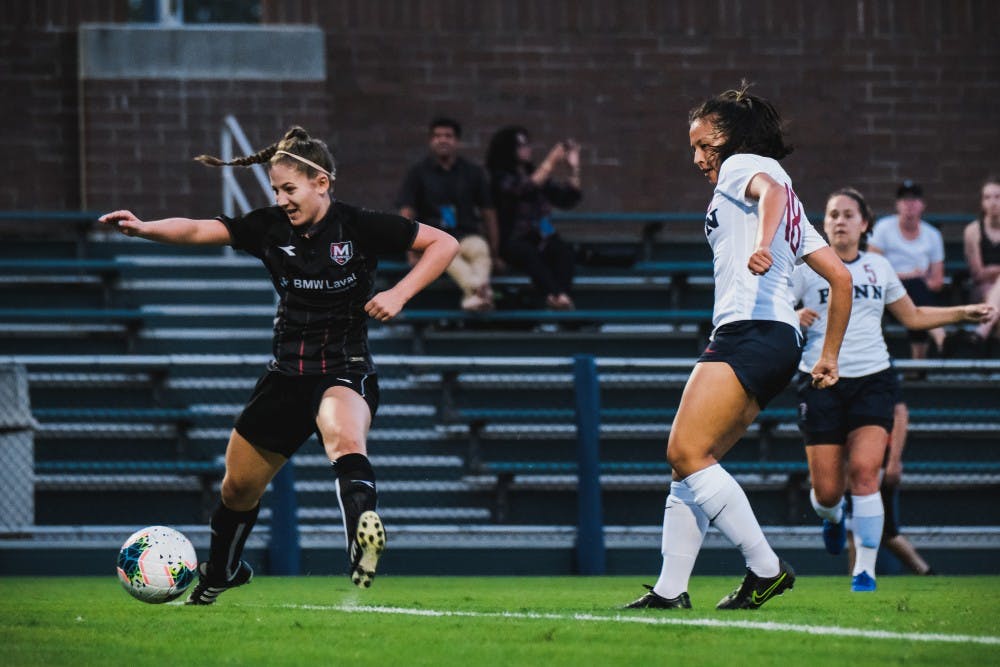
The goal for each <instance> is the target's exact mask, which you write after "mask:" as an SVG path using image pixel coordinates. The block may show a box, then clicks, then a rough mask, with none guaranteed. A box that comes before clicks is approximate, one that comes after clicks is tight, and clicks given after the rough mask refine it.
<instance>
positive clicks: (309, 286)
mask: <svg viewBox="0 0 1000 667" xmlns="http://www.w3.org/2000/svg"><path fill="white" fill-rule="evenodd" d="M196 159H197V160H199V161H200V162H203V163H204V164H208V165H211V166H220V165H223V164H232V165H237V166H249V165H252V164H258V163H264V164H266V165H267V168H268V172H269V176H270V180H271V188H272V189H273V191H274V194H275V199H276V205H275V206H270V207H267V208H261V209H256V210H254V211H251V212H249V213H247V214H246V215H244V216H241V217H235V218H229V217H226V216H219V217H217V218H215V219H211V220H192V219H189V218H166V219H164V220H152V221H143V220H140V219H139V218H137V217H136V216H135V215H134V214H132V213H131V212H130V211H114V212H111V213H107V214H106V215H103V216H101V218H100V221H101V222H102V223H105V224H108V225H112V226H114V227H115V228H117V230H118V231H120V232H121V233H123V234H126V235H128V236H139V237H142V238H145V239H149V240H152V241H160V242H165V243H179V244H191V245H197V244H206V245H213V244H214V245H226V244H229V245H232V246H233V247H234V248H237V249H239V250H243V251H244V252H247V253H249V254H251V255H253V256H255V257H257V258H259V259H260V260H261V261H262V262H263V263H264V266H266V267H267V270H268V271H269V272H270V274H271V280H272V282H273V283H274V288H275V290H276V291H277V293H278V296H279V303H278V308H277V314H276V317H275V323H274V339H273V350H274V360H273V361H271V363H270V364H269V366H268V369H267V372H266V373H265V374H264V375H263V376H262V377H261V378H260V380H259V381H258V382H257V386H256V388H255V389H254V392H253V395H252V396H251V398H250V401H249V402H248V403H247V405H246V407H245V408H244V409H243V412H242V413H241V414H240V416H239V417H238V418H237V420H236V425H235V427H234V429H233V432H232V434H231V435H230V438H229V444H228V446H227V448H226V474H225V477H224V478H223V480H222V497H221V501H220V503H219V505H218V507H217V508H216V509H215V511H214V513H213V514H212V519H211V528H212V540H211V547H210V551H209V556H208V560H207V561H206V562H204V563H201V565H200V566H199V574H200V577H199V582H198V585H197V586H195V588H194V590H193V591H192V592H191V595H190V597H189V598H188V600H187V603H188V604H203V605H204V604H212V603H213V602H215V598H216V597H217V596H218V595H219V594H220V593H222V592H223V591H225V590H227V589H229V588H234V587H236V586H240V585H242V584H245V583H248V582H249V581H250V580H251V578H252V577H253V571H252V570H251V568H250V565H249V564H248V563H247V562H246V561H244V560H242V558H241V554H242V551H243V546H244V544H245V543H246V539H247V536H248V535H249V533H250V531H251V529H252V528H253V525H254V522H255V521H256V519H257V513H258V510H259V508H260V499H261V497H262V496H263V495H264V491H265V489H266V488H267V485H268V483H269V482H270V481H271V479H272V478H273V477H274V475H275V474H276V473H277V472H278V470H280V469H281V466H282V465H284V464H285V462H286V461H287V460H288V458H289V457H291V456H292V454H294V453H295V451H296V450H297V449H298V448H299V447H300V446H301V445H302V443H303V442H305V440H306V439H308V437H309V435H310V434H311V433H313V432H315V433H316V434H317V435H318V436H319V438H320V441H321V442H322V443H323V447H324V448H325V450H326V453H327V456H328V457H329V458H330V461H331V462H332V463H333V468H334V471H335V473H336V486H337V496H338V497H337V499H338V502H339V503H340V507H341V512H342V515H343V517H344V531H345V533H346V536H347V548H348V556H349V558H350V568H351V571H350V576H351V579H352V581H353V582H354V583H355V584H356V585H358V586H364V587H367V586H370V585H371V582H372V578H373V577H374V576H375V566H376V564H377V562H378V558H379V556H380V555H381V553H382V550H383V548H384V547H385V530H384V528H383V526H382V522H381V520H380V518H379V516H378V514H377V513H376V511H375V510H376V498H377V496H376V490H375V474H374V472H373V470H372V467H371V463H370V462H369V461H368V457H367V455H366V454H367V449H366V438H367V435H368V430H369V428H370V426H371V422H372V418H373V417H374V415H375V412H376V410H377V409H378V399H379V391H378V380H377V376H376V375H375V367H374V365H373V363H372V357H371V353H370V351H369V349H368V324H367V318H368V317H374V318H375V319H377V320H380V321H383V322H384V321H386V320H389V319H391V318H393V317H395V316H396V315H397V314H398V313H399V312H400V311H401V310H402V308H403V306H404V305H405V304H406V302H407V301H409V300H410V299H411V298H413V296H414V295H415V294H417V292H419V291H420V290H421V289H423V288H424V287H426V286H427V285H428V284H429V283H430V282H432V281H433V280H434V279H435V278H437V277H438V276H439V275H441V273H442V272H443V271H444V270H445V268H446V267H447V266H448V264H449V263H450V262H451V260H452V259H453V258H454V256H455V254H456V253H457V251H458V244H457V242H456V241H455V239H454V238H453V237H452V236H450V235H449V234H447V233H446V232H443V231H441V230H439V229H436V228H434V227H430V226H427V225H422V224H420V223H418V222H415V221H411V220H407V219H405V218H402V217H400V216H397V215H392V214H388V213H377V212H374V211H369V210H365V209H360V208H356V207H354V206H350V205H348V204H345V203H343V202H340V201H337V200H335V199H333V198H332V196H331V191H332V186H333V180H334V175H335V167H334V162H333V157H332V156H331V155H330V151H329V149H328V148H327V147H326V144H324V143H323V142H322V141H320V140H318V139H313V138H311V137H310V136H309V135H308V134H307V133H306V131H305V130H303V129H302V128H300V127H293V128H292V129H290V130H289V131H288V132H287V133H286V134H285V136H284V138H283V139H282V140H281V141H279V142H277V143H276V144H272V145H271V146H268V147H267V148H265V149H263V150H261V151H259V152H258V153H255V154H253V155H249V156H246V157H241V158H236V159H234V160H232V161H231V162H225V163H224V162H222V161H221V160H219V159H218V158H214V157H210V156H206V155H202V156H199V157H198V158H196ZM406 250H415V251H418V252H420V253H422V255H421V259H420V261H419V262H417V263H416V265H414V266H413V268H412V269H411V270H410V272H409V273H408V274H407V275H405V276H404V277H403V278H402V279H401V280H400V281H399V282H398V283H396V285H395V286H394V287H392V288H391V289H387V290H385V291H383V292H379V293H377V294H374V295H373V292H374V275H375V268H376V266H377V259H376V258H377V256H378V255H380V254H384V253H401V252H404V251H406Z"/></svg>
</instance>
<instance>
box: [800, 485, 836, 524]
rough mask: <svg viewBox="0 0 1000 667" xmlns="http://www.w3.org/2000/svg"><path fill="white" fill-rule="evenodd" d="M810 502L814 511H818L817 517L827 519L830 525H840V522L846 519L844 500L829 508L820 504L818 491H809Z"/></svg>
mask: <svg viewBox="0 0 1000 667" xmlns="http://www.w3.org/2000/svg"><path fill="white" fill-rule="evenodd" d="M809 502H810V503H812V506H813V509H814V510H816V515H817V516H818V517H819V518H821V519H826V520H827V521H829V522H830V523H840V520H841V519H843V518H844V499H843V498H841V499H840V501H839V502H838V503H837V504H836V505H834V506H833V507H827V506H826V505H820V504H819V501H818V500H817V499H816V489H809Z"/></svg>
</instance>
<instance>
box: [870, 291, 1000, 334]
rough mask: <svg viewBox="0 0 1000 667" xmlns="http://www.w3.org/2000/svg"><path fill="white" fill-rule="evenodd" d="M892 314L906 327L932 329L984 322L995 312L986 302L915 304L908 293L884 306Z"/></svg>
mask: <svg viewBox="0 0 1000 667" xmlns="http://www.w3.org/2000/svg"><path fill="white" fill-rule="evenodd" d="M886 308H887V309H888V310H889V312H890V313H892V316H893V317H895V318H896V319H897V320H899V323H900V324H902V325H903V326H904V327H906V328H907V329H914V330H921V329H934V328H935V327H940V326H944V325H945V324H955V323H957V322H975V323H977V324H978V323H980V322H986V321H987V320H989V319H990V318H992V317H994V316H995V314H996V309H995V308H994V307H993V306H991V305H989V304H986V303H973V304H968V305H965V306H950V307H945V308H938V307H935V306H917V305H914V303H913V300H912V299H911V298H910V297H909V295H904V296H903V297H901V298H899V299H897V300H895V301H893V302H892V303H890V304H889V305H887V306H886Z"/></svg>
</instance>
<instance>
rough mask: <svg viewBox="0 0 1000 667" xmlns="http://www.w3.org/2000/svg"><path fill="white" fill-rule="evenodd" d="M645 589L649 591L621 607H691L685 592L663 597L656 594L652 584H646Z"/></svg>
mask: <svg viewBox="0 0 1000 667" xmlns="http://www.w3.org/2000/svg"><path fill="white" fill-rule="evenodd" d="M643 586H645V587H646V590H647V591H649V592H648V593H646V594H645V595H643V596H642V597H641V598H639V599H638V600H636V601H635V602H630V603H629V604H627V605H625V606H624V607H622V608H623V609H690V608H691V598H690V597H688V594H687V592H686V591H685V592H684V593H681V594H680V595H678V596H677V597H675V598H665V597H663V596H662V595H659V594H657V592H656V591H654V590H653V587H652V586H647V585H646V584H643Z"/></svg>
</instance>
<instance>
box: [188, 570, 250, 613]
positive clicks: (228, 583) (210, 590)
mask: <svg viewBox="0 0 1000 667" xmlns="http://www.w3.org/2000/svg"><path fill="white" fill-rule="evenodd" d="M252 579H253V568H252V567H250V563H248V562H246V561H245V560H241V561H240V566H239V567H238V568H236V574H234V575H233V576H232V578H231V579H229V580H225V579H220V580H218V581H215V580H213V579H212V578H211V577H209V576H208V563H202V564H201V565H199V566H198V584H197V585H196V586H195V587H194V590H193V591H191V595H189V596H188V599H187V600H186V601H185V602H184V604H198V605H206V604H213V603H214V602H215V598H217V597H219V594H220V593H222V592H224V591H227V590H229V589H230V588H236V587H237V586H242V585H243V584H249V583H250V581H251V580H252Z"/></svg>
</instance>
